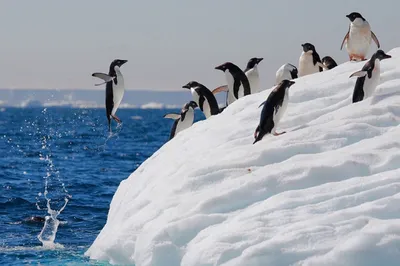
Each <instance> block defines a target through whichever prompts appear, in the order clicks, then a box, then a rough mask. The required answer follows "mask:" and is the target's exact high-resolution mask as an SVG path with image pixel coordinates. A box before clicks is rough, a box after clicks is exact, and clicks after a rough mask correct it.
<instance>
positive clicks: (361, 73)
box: [349, 70, 368, 78]
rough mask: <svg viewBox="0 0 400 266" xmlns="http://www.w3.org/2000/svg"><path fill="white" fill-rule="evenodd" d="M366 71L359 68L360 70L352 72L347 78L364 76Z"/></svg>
mask: <svg viewBox="0 0 400 266" xmlns="http://www.w3.org/2000/svg"><path fill="white" fill-rule="evenodd" d="M367 73H368V72H367V71H363V70H360V71H357V72H354V73H353V74H351V75H350V77H349V78H352V77H365V75H367Z"/></svg>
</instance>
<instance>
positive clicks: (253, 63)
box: [246, 57, 264, 69]
mask: <svg viewBox="0 0 400 266" xmlns="http://www.w3.org/2000/svg"><path fill="white" fill-rule="evenodd" d="M263 59H264V58H257V57H253V58H251V59H250V60H249V62H247V67H246V69H252V68H254V67H255V66H257V65H258V64H259V63H260V62H261V61H262V60H263Z"/></svg>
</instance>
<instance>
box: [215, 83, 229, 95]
mask: <svg viewBox="0 0 400 266" xmlns="http://www.w3.org/2000/svg"><path fill="white" fill-rule="evenodd" d="M221 91H228V85H222V86H219V87H217V88H215V89H214V90H213V91H212V94H217V93H219V92H221Z"/></svg>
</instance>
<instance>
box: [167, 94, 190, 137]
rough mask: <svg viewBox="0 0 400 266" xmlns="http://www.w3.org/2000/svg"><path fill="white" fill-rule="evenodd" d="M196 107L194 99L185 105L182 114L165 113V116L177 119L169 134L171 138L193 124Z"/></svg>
mask: <svg viewBox="0 0 400 266" xmlns="http://www.w3.org/2000/svg"><path fill="white" fill-rule="evenodd" d="M196 107H197V104H196V103H195V102H194V101H190V102H188V103H186V104H185V105H184V106H183V108H182V110H181V113H180V114H173V113H170V114H166V115H164V118H171V119H174V120H175V121H174V123H173V124H172V128H171V133H170V135H169V139H170V140H171V139H172V138H173V137H175V136H176V135H177V134H178V133H179V132H181V131H182V130H185V129H187V128H189V127H191V126H192V125H193V121H194V109H196Z"/></svg>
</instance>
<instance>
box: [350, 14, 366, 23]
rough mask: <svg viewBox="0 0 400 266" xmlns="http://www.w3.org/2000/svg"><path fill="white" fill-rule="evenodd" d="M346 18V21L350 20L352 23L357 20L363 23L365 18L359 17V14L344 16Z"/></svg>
mask: <svg viewBox="0 0 400 266" xmlns="http://www.w3.org/2000/svg"><path fill="white" fill-rule="evenodd" d="M346 17H347V18H348V19H350V21H351V22H353V21H354V20H356V19H357V18H360V19H362V20H363V21H365V18H363V16H361V14H360V13H358V12H352V13H350V14H348V15H346Z"/></svg>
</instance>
